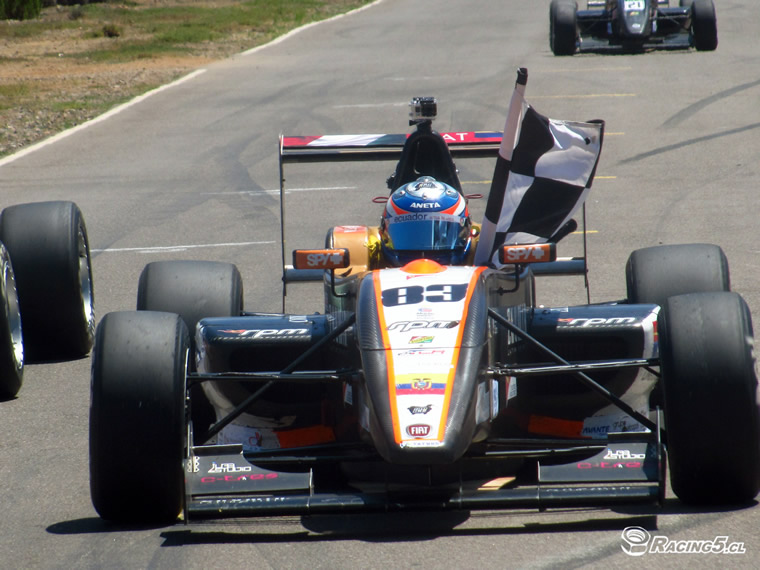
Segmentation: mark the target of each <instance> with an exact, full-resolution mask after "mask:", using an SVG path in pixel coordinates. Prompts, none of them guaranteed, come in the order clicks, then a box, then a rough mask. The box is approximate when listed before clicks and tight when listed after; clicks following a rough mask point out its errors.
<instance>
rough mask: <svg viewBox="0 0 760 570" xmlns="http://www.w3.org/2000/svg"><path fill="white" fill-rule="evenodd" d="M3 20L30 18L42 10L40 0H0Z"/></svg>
mask: <svg viewBox="0 0 760 570" xmlns="http://www.w3.org/2000/svg"><path fill="white" fill-rule="evenodd" d="M0 8H2V10H0V17H2V18H3V19H4V20H31V19H33V18H37V17H39V15H40V12H42V0H0Z"/></svg>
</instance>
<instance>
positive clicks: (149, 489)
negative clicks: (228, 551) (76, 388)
mask: <svg viewBox="0 0 760 570" xmlns="http://www.w3.org/2000/svg"><path fill="white" fill-rule="evenodd" d="M188 350H189V338H188V333H187V327H186V326H185V323H184V321H183V320H182V319H181V318H180V317H179V316H178V315H174V314H171V313H157V312H149V311H144V312H138V311H128V312H119V313H109V314H107V315H106V316H105V317H104V318H103V320H102V321H101V322H100V324H99V325H98V329H97V333H96V341H95V350H94V351H93V356H92V384H91V390H92V393H91V405H90V495H91V498H92V504H93V506H94V507H95V510H96V511H97V512H98V514H99V515H100V516H101V517H102V518H104V519H106V520H111V521H115V522H121V523H138V524H142V523H170V522H172V521H174V520H175V519H176V518H177V516H178V515H179V513H180V511H181V509H182V504H183V496H184V488H183V481H184V471H183V466H182V461H183V458H184V456H185V439H186V422H185V386H186V375H187V361H188Z"/></svg>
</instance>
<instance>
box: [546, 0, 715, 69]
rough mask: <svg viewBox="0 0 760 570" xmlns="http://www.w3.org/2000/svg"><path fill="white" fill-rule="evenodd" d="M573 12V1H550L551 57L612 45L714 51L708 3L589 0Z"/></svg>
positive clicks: (712, 19)
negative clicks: (584, 5)
mask: <svg viewBox="0 0 760 570" xmlns="http://www.w3.org/2000/svg"><path fill="white" fill-rule="evenodd" d="M587 8H588V9H586V10H578V3H577V2H576V1H575V0H552V2H551V5H550V8H549V45H550V47H551V50H552V52H553V53H554V55H573V54H574V53H575V52H576V51H578V50H590V49H603V48H605V47H610V46H612V47H616V48H622V49H625V50H641V49H644V48H656V47H663V48H688V47H690V46H691V47H695V48H696V49H698V50H700V51H712V50H714V49H715V48H717V47H718V26H717V22H716V17H715V6H714V4H713V0H679V3H678V6H670V5H669V2H668V0H589V1H588V6H587Z"/></svg>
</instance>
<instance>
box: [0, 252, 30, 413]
mask: <svg viewBox="0 0 760 570" xmlns="http://www.w3.org/2000/svg"><path fill="white" fill-rule="evenodd" d="M23 379H24V338H23V334H22V331H21V312H20V309H19V303H18V294H17V293H16V279H15V277H14V273H13V265H12V264H11V257H10V254H9V253H8V250H7V249H6V248H5V246H4V245H3V244H2V243H0V399H4V400H5V399H9V398H13V397H14V396H15V395H16V394H18V391H19V390H20V389H21V384H22V382H23Z"/></svg>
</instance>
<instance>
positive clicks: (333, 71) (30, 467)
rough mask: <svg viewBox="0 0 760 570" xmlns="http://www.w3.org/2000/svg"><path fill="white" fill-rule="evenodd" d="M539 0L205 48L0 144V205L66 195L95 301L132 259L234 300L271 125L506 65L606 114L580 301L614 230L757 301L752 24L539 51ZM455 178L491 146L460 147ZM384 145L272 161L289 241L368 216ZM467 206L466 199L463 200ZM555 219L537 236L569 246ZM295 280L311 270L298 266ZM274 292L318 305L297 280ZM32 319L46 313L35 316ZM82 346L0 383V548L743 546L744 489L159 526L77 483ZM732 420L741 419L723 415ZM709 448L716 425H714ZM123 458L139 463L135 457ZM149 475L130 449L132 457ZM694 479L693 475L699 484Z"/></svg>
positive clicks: (582, 554)
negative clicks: (2, 152)
mask: <svg viewBox="0 0 760 570" xmlns="http://www.w3.org/2000/svg"><path fill="white" fill-rule="evenodd" d="M548 4H549V2H548V0H547V1H530V2H526V1H524V0H504V1H500V2H494V1H493V0H463V1H461V2H441V1H440V0H414V1H411V0H383V1H381V2H378V3H376V4H374V5H373V6H371V7H370V8H368V9H366V10H362V11H360V12H357V13H353V14H350V15H348V16H346V17H344V18H340V19H336V20H333V21H331V22H327V23H323V24H320V25H318V26H313V27H310V28H308V29H305V30H302V31H300V32H299V33H297V34H294V35H292V36H290V37H288V38H287V39H285V40H284V41H280V42H277V43H275V44H274V45H270V46H268V47H265V48H264V49H260V50H256V51H254V52H252V53H248V54H245V55H240V56H238V57H234V58H232V59H230V60H228V61H224V62H221V63H219V64H216V65H212V66H209V67H208V68H206V69H205V71H203V72H201V73H198V74H196V75H195V76H193V77H192V78H189V79H188V80H186V81H184V82H181V83H179V84H176V85H173V86H171V87H169V88H167V89H165V90H162V91H160V92H158V93H155V94H153V95H151V96H150V97H147V98H145V99H144V100H142V101H140V102H139V103H137V104H134V105H132V106H130V107H128V108H125V109H122V110H121V111H120V112H118V113H115V114H113V115H112V116H110V117H108V118H107V119H105V120H102V121H99V122H96V123H94V124H91V125H89V126H88V127H87V128H85V129H81V130H79V131H77V132H75V133H71V134H70V135H69V136H66V137H64V138H61V139H60V140H57V141H55V142H53V143H52V144H48V145H45V146H43V147H40V148H37V149H35V150H34V151H33V152H29V153H26V154H24V155H23V156H18V157H15V158H12V159H6V160H3V161H1V162H0V187H1V188H2V194H0V206H3V207H4V206H7V205H11V204H14V203H20V202H27V201H39V200H53V199H66V200H73V201H75V202H77V203H78V204H79V206H80V207H81V208H82V210H83V212H84V214H85V218H86V221H87V225H88V230H89V236H90V243H91V247H92V249H93V259H94V278H95V295H96V308H97V313H98V315H99V316H102V315H104V314H105V313H107V312H109V311H113V310H120V309H130V308H133V307H134V305H135V297H136V290H137V280H138V275H139V273H140V271H141V269H142V267H143V266H144V265H145V263H147V262H149V261H154V260H159V259H212V260H222V261H229V262H234V263H236V264H237V265H238V266H239V267H240V270H241V272H242V274H243V279H244V282H245V287H246V308H247V309H250V310H271V311H277V310H279V308H280V303H281V296H280V281H279V275H280V273H279V271H280V263H281V260H280V248H279V235H278V232H279V206H278V199H277V195H276V193H275V192H274V191H275V190H276V189H277V187H278V168H277V160H276V156H277V137H278V134H279V133H284V134H343V133H387V132H405V131H406V129H407V126H406V118H407V116H406V113H407V110H406V107H405V104H406V102H407V101H408V100H409V99H410V98H411V97H412V96H416V95H434V96H436V97H438V100H439V117H440V118H439V119H438V121H437V123H436V128H437V129H438V130H441V131H446V130H491V129H495V130H498V129H501V127H502V126H503V123H504V117H505V113H506V107H507V102H508V100H509V95H510V92H511V89H512V85H513V82H514V77H515V70H516V68H517V67H520V66H523V67H527V68H528V69H529V73H530V78H529V81H528V87H527V99H528V101H529V102H531V103H532V104H533V105H534V106H535V107H536V108H537V109H538V110H539V111H540V112H542V113H544V114H546V115H549V116H551V117H555V118H561V119H571V120H585V119H592V118H602V119H605V120H606V122H607V136H606V139H605V144H604V149H603V151H602V159H601V163H600V168H599V172H598V177H597V180H596V181H595V183H594V187H593V189H592V193H591V196H590V199H589V202H588V227H589V230H590V232H591V233H590V234H589V240H588V242H589V243H588V245H589V256H590V276H589V277H590V282H591V299H592V301H604V300H610V299H620V298H623V297H624V296H625V280H624V264H625V261H626V259H627V256H628V255H629V253H630V251H631V250H633V249H635V248H638V247H644V246H650V245H654V244H659V243H688V242H710V243H717V244H720V245H721V246H722V247H723V248H724V249H725V251H726V253H727V255H728V257H729V260H730V263H731V277H732V285H733V288H734V290H736V291H738V292H740V293H741V294H742V295H743V296H744V297H745V298H746V299H747V301H748V302H749V304H750V306H751V308H752V310H753V312H754V314H755V315H760V286H759V285H758V283H760V269H759V267H760V263H758V250H759V249H760V246H758V243H759V242H760V239H759V238H760V230H759V229H758V222H757V220H758V209H759V207H758V197H757V190H758V186H759V185H760V184H759V181H760V166H758V160H757V158H758V154H757V140H758V136H760V105H758V103H760V74H759V72H758V70H760V53H759V52H758V51H757V41H756V40H757V37H758V36H759V35H760V29H758V28H760V21H759V20H758V18H757V14H756V6H755V3H754V2H752V1H751V0H720V1H716V4H717V5H718V6H717V8H718V27H719V36H720V45H719V47H718V49H717V51H715V52H713V53H699V52H695V51H665V52H662V51H661V52H651V53H644V54H624V55H615V54H605V53H592V54H585V55H577V56H575V57H567V58H557V57H554V56H552V54H551V52H550V50H549V45H548V39H547V32H548ZM459 167H460V169H461V178H462V180H463V181H465V182H466V185H465V188H466V191H467V192H470V193H475V192H484V191H485V190H486V189H487V183H486V182H485V181H487V180H489V179H490V175H491V169H492V163H491V162H489V161H475V162H474V163H472V164H470V163H467V164H464V163H463V161H460V164H459ZM391 168H392V165H391V164H385V163H381V164H370V165H365V166H360V165H351V166H349V165H317V166H301V165H297V166H294V167H292V168H290V169H288V170H287V171H286V177H287V187H288V188H289V189H290V192H289V193H288V194H287V196H286V199H287V220H286V221H287V235H288V248H291V247H296V246H309V245H312V246H317V247H319V246H321V244H322V243H323V239H324V234H325V231H326V230H327V228H328V227H329V226H332V225H336V224H339V223H344V224H361V223H367V224H373V223H376V222H377V220H378V217H379V215H380V207H379V206H377V205H375V204H372V203H371V202H370V198H371V197H372V196H375V195H383V194H384V193H385V186H384V180H385V177H386V176H387V175H388V174H389V173H390V170H391ZM482 203H483V201H481V202H479V203H473V209H474V210H475V211H476V212H477V215H478V216H479V215H480V213H481V212H482ZM579 244H580V240H579V238H578V237H577V236H571V237H570V238H568V239H567V243H564V242H563V243H562V244H561V247H560V255H568V254H573V253H576V252H577V250H578V248H579ZM581 286H582V282H581V280H580V279H579V278H562V279H555V280H551V279H545V280H544V281H542V282H540V283H539V302H541V303H544V304H550V305H567V304H573V303H581V302H583V301H584V299H585V293H584V291H583V289H582V287H581ZM317 289H318V287H317ZM287 304H288V310H289V311H293V312H298V311H309V312H311V311H316V310H320V308H321V307H320V293H319V291H318V290H316V291H315V290H314V287H312V286H307V285H299V286H298V287H294V288H292V289H291V290H290V295H289V296H288V298H287ZM51 318H55V315H51ZM89 365H90V362H89V359H82V360H79V361H75V362H60V363H43V364H32V365H29V366H28V367H27V369H26V375H25V383H24V386H23V388H22V390H21V392H20V394H19V396H18V398H17V399H15V400H12V401H7V402H2V403H0V434H2V436H0V505H2V511H3V513H2V516H0V566H1V567H5V568H100V567H113V568H177V567H184V568H234V567H257V568H409V567H419V568H454V567H459V568H503V567H528V568H534V567H535V568H539V567H554V566H562V567H565V568H573V567H580V566H584V567H585V566H588V567H595V568H608V567H610V566H621V567H622V566H626V567H683V566H686V565H688V566H690V567H692V568H713V567H715V566H728V565H730V566H732V567H756V565H757V559H758V553H760V534H759V533H760V531H758V529H760V510H758V508H757V507H756V506H754V505H751V506H749V507H745V508H731V509H712V510H696V509H692V508H687V507H684V506H683V505H681V504H680V503H679V502H678V501H677V499H675V497H673V496H672V494H671V495H669V497H668V500H667V502H666V505H665V506H664V508H663V509H661V510H657V509H641V508H639V509H633V508H631V509H625V508H616V509H577V510H566V511H550V512H545V513H537V512H535V511H516V512H473V513H453V514H444V515H441V514H428V513H421V514H401V515H387V516H385V515H373V516H351V517H348V516H344V517H327V516H322V517H309V518H300V517H284V518H274V519H253V520H242V521H240V520H235V521H226V522H221V523H210V524H200V525H192V526H189V527H186V526H183V525H181V524H178V525H176V526H167V527H158V528H155V527H150V528H124V527H118V526H113V525H108V524H105V523H104V522H102V521H101V520H100V519H99V518H98V517H97V515H96V513H95V511H94V510H93V508H92V506H91V504H90V499H89V487H88V484H89V483H88V467H87V466H88V455H87V433H88V425H87V422H88V419H87V418H88V406H89ZM736 435H737V437H740V436H741V434H736ZM727 445H730V442H727ZM134 461H138V462H139V461H141V458H140V457H135V458H134ZM143 467H144V477H145V478H146V480H148V481H149V480H150V478H151V476H152V471H151V467H152V466H151V465H147V464H146V465H144V466H143ZM705 492H706V493H709V492H710V489H709V488H706V489H705ZM632 525H636V526H642V527H644V528H646V529H648V530H649V531H650V532H651V533H652V534H653V535H659V536H665V537H667V538H668V539H670V540H703V541H712V540H714V539H715V538H716V537H720V536H725V537H728V541H729V542H739V543H743V545H744V547H745V550H746V553H744V554H732V555H728V554H646V555H644V556H642V557H638V558H632V557H629V556H628V555H627V554H625V553H624V552H623V551H622V549H621V544H622V542H621V532H622V531H623V529H625V528H626V527H628V526H632Z"/></svg>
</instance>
